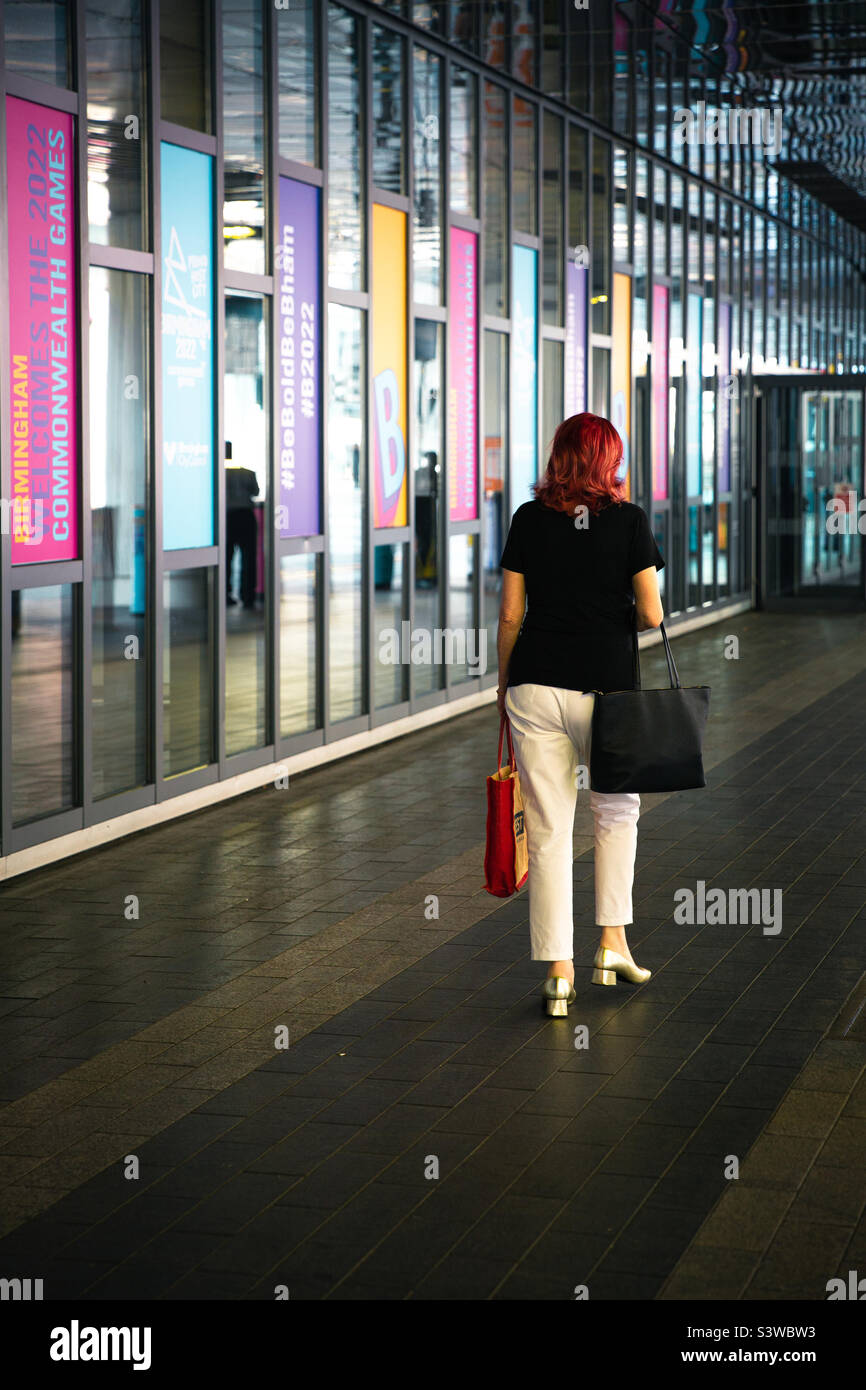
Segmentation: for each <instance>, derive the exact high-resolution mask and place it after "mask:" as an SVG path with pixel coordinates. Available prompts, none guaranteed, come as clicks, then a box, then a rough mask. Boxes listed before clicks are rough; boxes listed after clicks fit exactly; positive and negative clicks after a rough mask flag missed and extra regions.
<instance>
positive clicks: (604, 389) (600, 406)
mask: <svg viewBox="0 0 866 1390" xmlns="http://www.w3.org/2000/svg"><path fill="white" fill-rule="evenodd" d="M591 408H592V413H593V415H603V416H604V417H605V419H609V417H610V352H609V350H608V349H607V348H599V347H594V348H593V349H592V407H591Z"/></svg>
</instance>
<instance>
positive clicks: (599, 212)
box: [591, 139, 610, 414]
mask: <svg viewBox="0 0 866 1390" xmlns="http://www.w3.org/2000/svg"><path fill="white" fill-rule="evenodd" d="M592 161H593V162H592V261H591V265H592V331H593V332H594V333H609V332H610V202H609V199H610V145H609V144H608V143H607V141H605V140H597V139H596V140H593V142H592ZM595 413H596V414H598V413H599V412H598V411H595Z"/></svg>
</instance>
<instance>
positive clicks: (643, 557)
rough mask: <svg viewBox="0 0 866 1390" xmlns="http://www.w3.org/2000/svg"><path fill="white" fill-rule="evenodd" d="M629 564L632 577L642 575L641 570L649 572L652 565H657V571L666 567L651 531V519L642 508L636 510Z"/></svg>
mask: <svg viewBox="0 0 866 1390" xmlns="http://www.w3.org/2000/svg"><path fill="white" fill-rule="evenodd" d="M628 564H629V569H628V572H629V576H630V577H632V576H634V575H636V574H640V572H641V570H648V569H649V568H650V567H651V566H652V565H655V567H656V569H657V570H661V569H664V567H665V562H664V560H663V559H662V554H661V551H660V550H659V548H658V546H657V545H656V538H655V536H654V535H653V533H652V530H651V529H650V524H649V517H648V516H647V514H646V512H645V511H644V510H643V508H642V507H636V508H635V523H634V530H633V531H632V536H631V544H630V546H629V552H628Z"/></svg>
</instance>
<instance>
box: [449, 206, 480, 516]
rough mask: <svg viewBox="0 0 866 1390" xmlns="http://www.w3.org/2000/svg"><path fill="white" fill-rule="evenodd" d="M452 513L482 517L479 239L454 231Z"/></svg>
mask: <svg viewBox="0 0 866 1390" xmlns="http://www.w3.org/2000/svg"><path fill="white" fill-rule="evenodd" d="M448 349H449V353H448V355H449V363H450V368H449V370H450V373H451V384H450V390H449V392H448V509H449V515H450V517H451V520H452V521H474V519H475V517H476V516H477V515H478V494H477V489H476V481H475V479H476V459H477V456H478V401H477V395H476V392H477V387H476V381H477V378H478V237H477V235H476V233H475V232H465V231H464V230H463V229H462V227H452V228H451V271H450V289H449V299H448Z"/></svg>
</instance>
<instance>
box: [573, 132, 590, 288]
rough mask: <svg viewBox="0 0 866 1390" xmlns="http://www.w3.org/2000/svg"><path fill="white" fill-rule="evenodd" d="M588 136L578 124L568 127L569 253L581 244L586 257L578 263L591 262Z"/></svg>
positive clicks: (581, 258) (586, 263) (585, 263)
mask: <svg viewBox="0 0 866 1390" xmlns="http://www.w3.org/2000/svg"><path fill="white" fill-rule="evenodd" d="M586 141H587V137H586V134H585V132H584V131H582V130H580V129H579V127H578V126H575V125H570V126H569V128H568V254H569V256H572V255H573V254H574V251H575V248H576V247H578V246H581V247H583V248H584V250H585V253H586V255H585V257H583V256H582V257H580V258H579V259H578V264H583V265H588V264H589V260H588V258H589V227H588V224H587V211H586V199H587V193H588V191H589V179H588V177H587V154H586Z"/></svg>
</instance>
